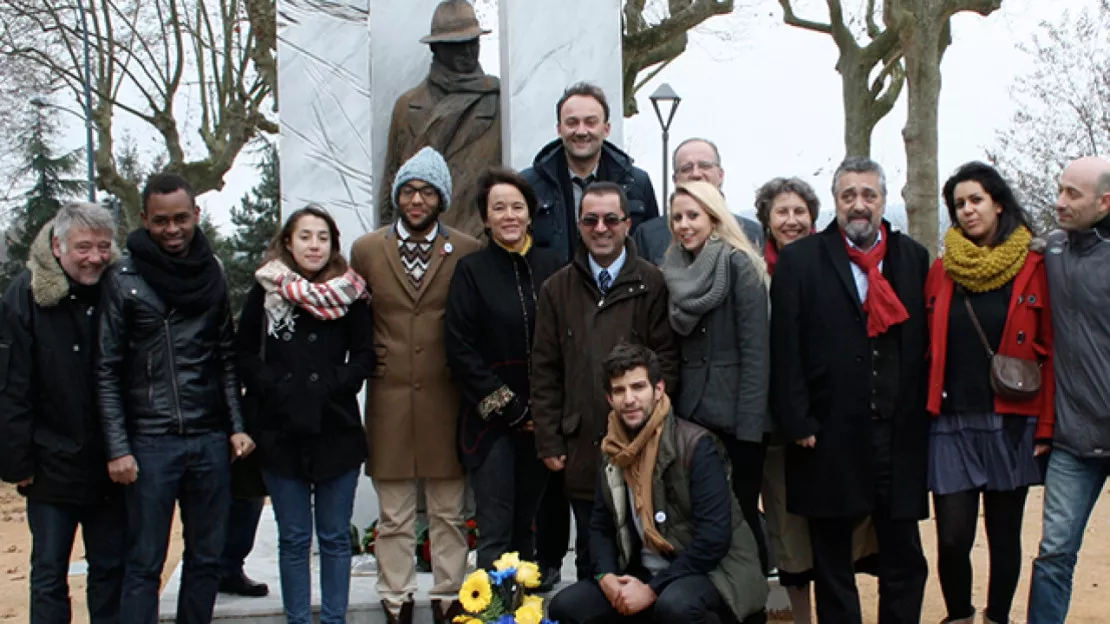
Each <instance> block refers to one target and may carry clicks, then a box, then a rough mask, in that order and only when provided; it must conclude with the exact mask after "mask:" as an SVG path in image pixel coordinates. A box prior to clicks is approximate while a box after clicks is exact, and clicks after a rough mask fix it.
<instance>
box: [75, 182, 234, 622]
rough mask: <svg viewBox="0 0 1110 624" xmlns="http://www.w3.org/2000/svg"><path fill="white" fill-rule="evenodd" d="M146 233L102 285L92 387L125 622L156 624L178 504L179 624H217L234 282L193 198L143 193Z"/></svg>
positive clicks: (229, 436) (167, 191)
mask: <svg viewBox="0 0 1110 624" xmlns="http://www.w3.org/2000/svg"><path fill="white" fill-rule="evenodd" d="M142 206H143V208H142V212H141V213H139V214H140V216H141V217H142V221H143V227H141V228H140V229H138V230H135V231H134V232H132V233H131V235H130V236H128V237H127V249H128V251H129V252H130V256H129V257H127V258H126V259H124V260H123V261H121V262H120V263H119V264H117V265H116V266H114V267H112V268H111V269H110V270H109V271H108V273H107V275H106V276H105V278H104V292H103V295H102V298H101V306H102V307H103V312H102V315H101V319H100V344H99V348H100V350H99V354H98V356H97V362H96V379H97V388H98V395H99V399H100V417H101V421H102V424H103V427H104V437H105V440H106V443H107V447H108V474H109V475H110V476H111V478H112V480H113V481H115V482H116V483H121V484H124V485H126V486H127V487H126V496H127V515H128V518H127V520H128V539H127V541H128V545H129V546H128V556H127V571H126V573H125V576H124V581H123V596H122V599H121V602H120V618H119V619H120V621H121V622H128V623H130V622H135V623H136V624H154V622H156V621H157V619H158V589H159V585H160V581H161V574H162V567H163V566H164V565H165V561H166V549H167V548H168V546H169V538H170V528H171V525H172V523H173V515H174V506H175V503H180V505H181V520H182V523H183V524H184V535H185V555H184V561H183V564H182V570H183V572H182V576H181V591H180V594H179V595H178V600H177V618H176V619H177V622H179V623H182V624H184V623H190V624H198V623H204V622H209V621H211V619H212V608H213V606H214V605H215V602H216V592H217V590H218V589H219V586H220V577H221V574H222V568H223V565H222V563H223V562H222V557H221V556H222V554H223V547H224V541H225V539H226V533H227V519H228V511H229V509H230V507H231V461H230V459H229V458H240V457H245V456H247V455H248V454H250V452H251V451H252V450H254V442H253V441H252V440H251V438H250V436H248V435H247V434H246V433H244V432H243V418H242V415H241V413H240V408H239V398H240V388H239V380H238V378H237V377H236V375H235V350H234V345H233V341H234V330H233V328H232V324H231V309H230V306H229V303H228V291H227V280H226V279H225V278H224V274H223V270H222V268H221V267H220V263H219V261H218V260H217V259H216V256H215V255H214V254H213V252H212V248H211V247H209V245H208V240H207V239H206V238H205V236H204V232H203V231H202V230H201V229H200V227H199V226H200V208H198V207H197V205H196V199H195V193H194V192H193V188H192V186H191V185H190V184H189V182H188V181H186V180H185V179H184V178H182V177H181V176H179V175H177V174H173V173H160V174H156V175H154V176H151V178H150V179H149V180H148V181H147V183H146V186H145V187H144V188H143V193H142Z"/></svg>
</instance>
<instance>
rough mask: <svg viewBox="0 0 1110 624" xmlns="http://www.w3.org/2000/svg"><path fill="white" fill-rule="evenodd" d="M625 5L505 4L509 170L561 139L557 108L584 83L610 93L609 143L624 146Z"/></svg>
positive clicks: (508, 0) (516, 0)
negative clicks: (568, 92) (565, 93)
mask: <svg viewBox="0 0 1110 624" xmlns="http://www.w3.org/2000/svg"><path fill="white" fill-rule="evenodd" d="M620 11H621V2H620V0H501V2H500V16H501V19H500V24H501V128H502V137H503V148H502V154H503V160H504V162H505V165H506V166H509V167H513V168H514V169H518V170H519V169H523V168H525V167H529V166H531V164H532V160H533V159H534V158H535V155H536V152H538V151H539V149H540V148H541V147H543V146H544V145H545V144H546V143H548V142H549V141H551V140H552V139H554V138H555V137H556V132H555V128H556V125H557V120H556V117H555V104H556V102H558V101H559V97H560V96H561V95H562V94H563V90H564V89H566V88H567V87H568V86H570V85H571V84H573V83H575V82H579V81H582V80H587V81H590V82H593V83H594V84H596V85H598V86H600V87H601V88H602V89H604V91H605V95H606V97H607V98H608V100H609V106H610V109H611V114H610V119H609V122H610V124H611V128H612V130H611V134H610V137H609V140H610V141H612V142H613V143H614V144H616V145H622V144H623V120H624V116H623V115H622V114H621V111H622V105H621V92H622V90H621V13H620Z"/></svg>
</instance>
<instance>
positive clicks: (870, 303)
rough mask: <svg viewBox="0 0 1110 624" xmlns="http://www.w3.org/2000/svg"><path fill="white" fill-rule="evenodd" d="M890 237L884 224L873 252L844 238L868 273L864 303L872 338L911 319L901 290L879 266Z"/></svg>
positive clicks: (855, 260) (853, 258) (856, 261)
mask: <svg viewBox="0 0 1110 624" xmlns="http://www.w3.org/2000/svg"><path fill="white" fill-rule="evenodd" d="M889 238H890V231H889V230H888V228H887V227H886V225H883V230H882V236H880V237H879V242H878V243H876V244H875V246H874V247H872V248H871V249H870V251H862V250H860V249H859V248H857V247H854V246H852V245H849V244H848V240H847V239H845V240H844V245H845V246H846V247H847V249H848V258H849V259H850V260H851V261H852V263H853V264H855V265H856V266H858V267H859V268H860V269H861V270H862V271H863V272H864V273H866V274H867V284H868V285H867V298H866V299H865V300H864V302H863V311H864V312H865V313H866V314H867V337H868V338H874V337H875V336H878V335H879V334H882V333H884V332H886V331H887V330H888V329H890V328H891V327H893V326H895V325H899V324H901V323H904V322H906V321H907V320H909V318H910V313H909V312H907V311H906V306H905V305H904V304H903V303H902V301H901V300H900V299H899V298H898V293H896V292H894V287H893V286H891V285H890V282H888V281H887V279H886V276H885V275H883V272H882V271H881V270H879V265H880V264H882V262H883V259H884V258H885V257H886V243H887V240H888V239H889Z"/></svg>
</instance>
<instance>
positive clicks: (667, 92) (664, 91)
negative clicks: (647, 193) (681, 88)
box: [648, 82, 682, 216]
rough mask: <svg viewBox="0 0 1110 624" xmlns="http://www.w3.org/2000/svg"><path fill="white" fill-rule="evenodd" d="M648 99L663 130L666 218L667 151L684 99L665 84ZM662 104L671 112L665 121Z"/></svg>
mask: <svg viewBox="0 0 1110 624" xmlns="http://www.w3.org/2000/svg"><path fill="white" fill-rule="evenodd" d="M648 99H649V100H651V107H652V108H654V109H655V116H656V117H658V118H659V127H660V128H662V129H663V202H662V203H663V216H666V215H667V209H668V207H669V206H668V203H667V202H668V201H669V200H668V195H667V183H668V181H669V179H670V175H669V173H670V167H669V166H668V165H669V160H668V159H669V157H670V154H669V153H668V150H667V140H668V139H670V136H671V134H670V133H671V122H672V121H674V114H675V111H677V110H678V104H679V102H681V101H682V98H680V97H678V94H677V93H675V92H674V89H672V88H671V85H669V84H667V83H665V82H664V83H663V84H661V85H659V88H658V89H656V90H655V93H652V94H651V95H650V96H648ZM660 102H663V103H664V105H666V106H669V111H668V112H667V118H666V120H664V119H663V111H662V110H660V108H659V103H660Z"/></svg>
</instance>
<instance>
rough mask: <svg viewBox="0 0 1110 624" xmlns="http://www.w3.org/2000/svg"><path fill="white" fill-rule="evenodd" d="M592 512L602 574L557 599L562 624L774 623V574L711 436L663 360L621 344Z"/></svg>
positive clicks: (608, 370) (608, 388) (614, 359)
mask: <svg viewBox="0 0 1110 624" xmlns="http://www.w3.org/2000/svg"><path fill="white" fill-rule="evenodd" d="M602 368H603V376H604V385H605V392H606V398H607V399H608V401H609V405H610V406H611V407H612V411H611V412H610V413H609V422H608V433H607V434H606V435H605V438H604V439H603V440H602V442H601V450H602V453H603V455H602V462H601V466H600V468H599V470H598V472H597V488H596V490H597V492H596V500H595V502H594V505H593V513H592V515H591V518H590V529H589V531H590V535H589V539H590V552H591V554H592V555H593V560H594V566H595V571H596V572H597V575H596V577H595V578H591V579H586V580H582V581H579V582H578V583H576V584H575V585H573V586H571V587H569V588H567V589H566V590H564V591H562V592H560V593H559V595H558V596H556V597H555V599H554V600H552V602H551V609H550V611H551V617H552V618H553V619H556V620H558V621H559V622H562V623H563V624H587V623H592V622H631V621H650V622H660V623H667V624H669V623H671V622H683V623H689V624H701V623H703V622H708V621H721V620H723V621H726V622H731V621H742V622H744V624H749V623H755V622H765V621H766V614H765V613H764V610H763V605H764V603H765V601H766V600H767V592H768V588H767V581H766V580H764V578H763V572H762V570H761V568H760V563H759V553H758V550H757V548H756V544H755V538H754V537H753V536H752V532H751V530H750V529H749V528H748V525H747V523H745V522H744V515H743V514H742V513H740V506H739V504H738V503H737V502H736V498H735V497H733V495H732V492H731V489H730V487H729V485H728V470H727V469H726V460H725V459H724V458H725V457H726V455H725V454H724V451H723V449H722V448H721V447H720V444H719V442H718V441H717V440H715V439H714V437H713V434H711V433H710V432H709V431H708V430H706V429H704V428H702V427H700V426H698V425H695V424H694V423H692V422H689V421H687V420H685V419H680V418H676V417H675V414H674V412H673V411H672V409H671V401H670V399H669V398H668V397H667V394H666V387H665V384H664V382H663V370H662V367H661V366H660V363H659V358H658V357H656V355H655V353H653V352H652V351H651V350H650V349H648V348H647V347H644V346H642V345H631V344H620V345H617V346H616V347H614V348H613V350H612V351H611V352H610V353H609V357H608V358H606V360H605V362H604V365H603V366H602Z"/></svg>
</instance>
